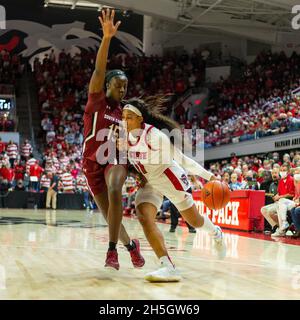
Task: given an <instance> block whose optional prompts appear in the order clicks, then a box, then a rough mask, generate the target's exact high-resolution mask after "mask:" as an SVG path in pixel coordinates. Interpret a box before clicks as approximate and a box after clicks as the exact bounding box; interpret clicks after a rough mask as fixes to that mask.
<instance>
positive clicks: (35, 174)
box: [29, 161, 44, 192]
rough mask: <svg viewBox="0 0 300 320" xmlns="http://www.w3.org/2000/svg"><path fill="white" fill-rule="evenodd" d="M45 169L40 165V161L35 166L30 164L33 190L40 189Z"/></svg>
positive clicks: (30, 178) (31, 187)
mask: <svg viewBox="0 0 300 320" xmlns="http://www.w3.org/2000/svg"><path fill="white" fill-rule="evenodd" d="M43 171H44V169H43V168H42V167H40V166H39V164H38V161H37V162H36V163H35V164H34V165H33V166H30V169H29V180H30V189H31V191H34V192H38V191H39V181H40V178H41V174H42V172H43Z"/></svg>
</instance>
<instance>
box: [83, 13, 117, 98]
mask: <svg viewBox="0 0 300 320" xmlns="http://www.w3.org/2000/svg"><path fill="white" fill-rule="evenodd" d="M114 17H115V10H110V9H109V8H108V9H107V10H106V11H105V10H102V17H101V16H100V17H99V21H100V23H101V26H102V30H103V38H102V41H101V45H100V48H99V50H98V53H97V57H96V64H95V70H94V72H93V75H92V78H91V80H90V84H89V93H97V92H101V91H102V90H103V88H104V81H105V72H106V65H107V57H108V51H109V45H110V40H111V38H112V37H113V36H114V35H115V34H116V33H117V30H118V27H119V25H120V24H121V21H118V22H117V23H116V24H115V25H114Z"/></svg>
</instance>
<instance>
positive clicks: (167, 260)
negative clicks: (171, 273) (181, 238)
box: [159, 256, 175, 269]
mask: <svg viewBox="0 0 300 320" xmlns="http://www.w3.org/2000/svg"><path fill="white" fill-rule="evenodd" d="M159 261H160V264H161V265H162V266H164V267H171V268H173V269H175V265H174V264H173V262H172V260H171V259H170V257H169V256H163V257H160V258H159Z"/></svg>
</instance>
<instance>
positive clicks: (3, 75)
mask: <svg viewBox="0 0 300 320" xmlns="http://www.w3.org/2000/svg"><path fill="white" fill-rule="evenodd" d="M22 71H23V66H22V64H21V60H20V56H18V55H17V54H11V53H10V52H9V51H7V50H6V49H2V50H1V51H0V84H5V85H7V84H12V85H16V80H17V78H18V77H20V76H21V74H22ZM3 89H5V88H3ZM0 90H1V86H0ZM0 93H4V92H1V91H0Z"/></svg>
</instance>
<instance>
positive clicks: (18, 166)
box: [14, 160, 26, 180]
mask: <svg viewBox="0 0 300 320" xmlns="http://www.w3.org/2000/svg"><path fill="white" fill-rule="evenodd" d="M25 169H26V168H25V166H24V165H23V164H22V163H21V162H20V160H17V161H16V163H15V167H14V172H15V180H24V174H25Z"/></svg>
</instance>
